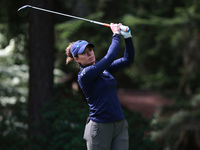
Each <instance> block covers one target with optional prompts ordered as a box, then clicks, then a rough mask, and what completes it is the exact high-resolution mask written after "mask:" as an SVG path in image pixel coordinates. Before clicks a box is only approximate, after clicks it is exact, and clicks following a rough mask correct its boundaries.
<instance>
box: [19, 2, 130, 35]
mask: <svg viewBox="0 0 200 150" xmlns="http://www.w3.org/2000/svg"><path fill="white" fill-rule="evenodd" d="M29 8H32V9H36V10H40V11H45V12H49V13H53V14H57V15H61V16H65V17H70V18H74V19H79V20H83V21H88V22H91V23H95V24H99V25H103V26H106V27H110V25H109V24H107V23H102V22H98V21H93V20H89V19H85V18H81V17H76V16H72V15H68V14H64V13H60V12H55V11H51V10H47V9H43V8H39V7H35V6H31V5H24V6H22V7H20V8H19V9H18V10H17V11H18V13H19V15H20V16H26V15H27V14H28V12H29ZM120 29H121V30H123V31H126V32H129V31H130V29H129V28H128V27H127V26H123V25H121V26H120Z"/></svg>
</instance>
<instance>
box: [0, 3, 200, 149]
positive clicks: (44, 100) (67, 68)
mask: <svg viewBox="0 0 200 150" xmlns="http://www.w3.org/2000/svg"><path fill="white" fill-rule="evenodd" d="M26 4H30V5H34V6H38V7H42V8H46V9H50V10H55V11H58V12H62V13H67V14H71V15H75V16H79V17H84V18H87V19H92V20H96V21H100V22H105V23H111V22H114V23H122V24H124V25H127V26H129V27H130V29H131V33H132V36H133V42H134V46H135V62H134V64H133V65H131V66H130V67H128V68H126V69H124V70H123V71H121V72H119V73H117V74H115V78H116V79H117V81H118V89H124V90H133V91H151V92H157V93H160V94H162V95H163V96H165V97H166V98H168V99H171V100H172V101H173V105H171V106H165V107H163V108H162V109H161V110H160V112H159V113H158V114H155V116H154V117H153V118H151V119H148V120H147V119H145V118H143V117H142V116H141V114H140V113H139V112H136V111H134V110H132V111H130V110H126V109H125V108H123V109H124V113H125V116H126V118H127V120H128V122H129V136H130V150H133V149H134V150H146V149H148V150H151V149H152V150H156V149H159V150H164V149H169V150H172V149H176V150H179V149H180V150H183V149H185V150H187V149H190V150H191V149H193V150H196V149H200V142H199V141H200V119H199V118H200V110H199V108H200V78H199V75H200V69H199V62H200V51H199V50H200V1H199V0H190V1H186V0H176V1H174V0H155V1H147V0H123V1H122V0H118V1H114V0H97V1H89V0H66V1H61V0H51V1H48V0H20V1H5V0H1V1H0V16H1V17H0V148H1V149H2V150H4V149H6V150H19V149H20V150H23V149H34V150H44V149H47V150H55V149H60V150H68V149H70V150H77V149H79V150H82V149H86V144H85V141H84V140H83V139H82V136H83V130H84V125H85V119H86V117H87V115H88V106H87V104H86V102H85V100H84V97H83V95H82V93H81V92H80V90H79V89H78V87H77V82H76V80H77V73H78V71H79V68H78V67H77V65H76V64H75V63H70V64H69V65H66V64H65V59H66V55H65V48H66V47H67V46H68V44H69V43H70V42H72V41H76V40H78V39H84V40H87V41H89V42H91V43H94V44H95V54H96V59H97V60H99V59H100V58H102V57H103V56H104V55H105V54H106V51H107V50H108V47H109V45H110V43H111V37H112V33H111V30H110V29H109V28H106V27H103V26H99V25H95V24H92V23H88V22H84V21H80V20H74V19H71V18H67V17H61V16H57V15H52V14H49V13H44V12H41V11H34V10H32V11H30V13H29V15H28V16H25V17H20V16H18V14H17V9H18V8H20V7H21V6H23V5H26ZM121 41H122V42H121V49H122V50H123V48H124V46H125V45H124V42H123V38H122V39H121ZM122 50H121V52H120V54H119V57H120V56H122V55H123V51H122Z"/></svg>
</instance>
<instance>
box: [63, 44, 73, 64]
mask: <svg viewBox="0 0 200 150" xmlns="http://www.w3.org/2000/svg"><path fill="white" fill-rule="evenodd" d="M73 43H74V42H72V43H70V44H69V46H68V47H67V48H66V49H65V54H66V55H67V58H66V64H68V63H69V62H71V61H72V60H73V59H74V58H73V56H72V53H71V51H70V50H71V47H72V45H73Z"/></svg>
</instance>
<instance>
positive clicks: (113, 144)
mask: <svg viewBox="0 0 200 150" xmlns="http://www.w3.org/2000/svg"><path fill="white" fill-rule="evenodd" d="M110 25H111V30H112V32H113V36H112V43H111V45H110V47H109V49H108V51H107V54H106V55H105V56H104V57H103V58H102V59H101V60H100V61H98V62H97V61H95V55H94V51H93V47H94V45H93V44H91V43H88V42H87V41H84V40H79V41H76V42H74V43H71V44H70V45H69V46H68V47H67V48H66V54H67V56H68V58H67V60H66V62H67V63H68V62H69V61H71V60H72V59H74V60H75V61H76V62H78V63H79V64H80V72H79V74H78V83H79V85H80V88H81V89H82V91H83V93H84V94H85V97H86V99H87V102H88V105H89V108H90V112H89V118H88V121H87V124H86V126H85V132H84V139H85V140H86V143H87V149H88V150H128V146H129V139H128V123H127V121H126V120H125V117H124V114H123V112H122V109H121V105H120V102H119V99H118V96H117V90H116V80H115V78H114V77H113V76H112V74H113V73H114V72H116V71H119V70H120V69H123V68H124V67H126V66H128V65H129V64H131V63H132V62H133V61H134V54H135V53H134V46H133V42H132V36H131V33H130V31H129V32H125V31H122V30H120V25H122V24H113V23H111V24H110ZM120 34H122V35H123V36H124V39H125V44H126V47H125V52H124V57H122V58H119V59H116V58H117V55H118V53H119V49H120ZM115 59H116V60H115Z"/></svg>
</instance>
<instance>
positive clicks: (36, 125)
mask: <svg viewBox="0 0 200 150" xmlns="http://www.w3.org/2000/svg"><path fill="white" fill-rule="evenodd" d="M30 5H33V6H38V7H41V8H46V9H51V10H53V6H54V3H53V0H30ZM29 19H30V20H29V23H30V24H29V30H30V31H29V32H30V43H29V46H30V48H29V49H30V52H29V59H30V62H29V67H30V70H29V75H30V79H29V99H28V113H29V129H28V136H29V140H30V144H31V146H30V149H35V148H34V147H35V146H36V145H37V148H39V149H46V146H47V145H46V144H47V143H46V142H45V141H47V140H46V139H45V138H44V137H45V134H46V131H45V129H46V127H45V124H44V118H43V117H42V114H41V110H42V109H43V107H44V105H45V103H48V102H49V101H50V99H51V97H52V87H53V67H54V24H53V15H52V14H50V13H46V12H41V11H38V10H33V9H31V10H30V14H29ZM45 145H46V146H45Z"/></svg>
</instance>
